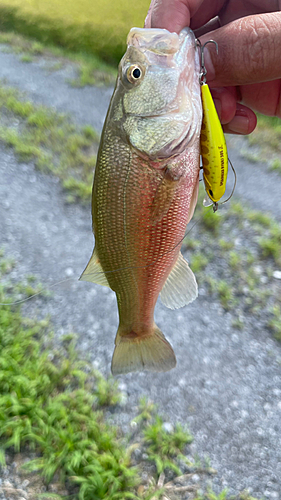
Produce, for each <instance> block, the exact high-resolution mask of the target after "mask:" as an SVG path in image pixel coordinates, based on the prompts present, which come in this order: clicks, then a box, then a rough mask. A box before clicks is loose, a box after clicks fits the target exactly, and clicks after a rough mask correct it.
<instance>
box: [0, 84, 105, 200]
mask: <svg viewBox="0 0 281 500" xmlns="http://www.w3.org/2000/svg"><path fill="white" fill-rule="evenodd" d="M0 109H1V111H2V113H1V118H0V140H1V141H3V142H4V143H5V144H7V145H8V146H10V147H12V148H13V149H14V151H15V153H16V154H17V155H18V157H19V159H20V160H21V161H30V160H32V161H34V163H35V165H36V167H37V168H38V169H40V170H41V171H43V172H51V173H53V174H55V175H57V176H58V177H59V178H60V179H61V181H62V185H63V187H64V189H65V190H66V192H67V193H68V194H67V201H68V202H72V201H75V200H80V201H84V202H86V201H88V200H89V199H90V195H91V190H92V180H93V170H94V168H95V163H96V153H97V149H98V142H99V136H98V134H97V133H96V132H95V131H94V129H93V128H92V127H91V126H85V127H81V128H78V127H76V126H75V125H74V124H73V123H72V122H71V121H70V120H69V118H68V117H66V116H65V115H62V114H59V113H56V112H55V111H53V110H50V109H48V108H46V107H44V106H37V105H34V104H33V103H31V102H30V101H27V100H24V99H23V96H22V94H20V93H19V92H17V91H16V90H15V89H12V88H10V87H5V86H2V87H0Z"/></svg>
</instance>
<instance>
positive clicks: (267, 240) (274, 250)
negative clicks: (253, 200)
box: [259, 224, 281, 266]
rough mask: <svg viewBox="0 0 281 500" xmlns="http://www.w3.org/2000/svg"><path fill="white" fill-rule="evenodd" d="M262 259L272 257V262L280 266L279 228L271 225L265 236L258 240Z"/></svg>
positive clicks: (280, 240)
mask: <svg viewBox="0 0 281 500" xmlns="http://www.w3.org/2000/svg"><path fill="white" fill-rule="evenodd" d="M259 245H260V248H261V251H262V256H263V257H272V258H273V260H274V262H275V263H276V264H277V265H278V266H281V227H280V225H279V224H272V225H271V227H270V230H269V233H268V235H267V236H264V237H262V238H260V239H259Z"/></svg>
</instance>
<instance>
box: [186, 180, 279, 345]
mask: <svg viewBox="0 0 281 500" xmlns="http://www.w3.org/2000/svg"><path fill="white" fill-rule="evenodd" d="M203 197H204V190H203V187H202V186H201V189H200V196H199V201H198V204H197V208H196V212H195V221H196V220H197V221H198V223H197V224H196V225H195V226H194V228H193V229H192V231H191V233H190V234H188V235H187V237H186V239H185V240H184V244H183V248H185V249H186V250H187V252H188V253H187V256H188V257H189V258H190V267H191V269H192V270H193V272H194V273H195V275H196V278H197V281H198V284H199V288H201V293H202V294H204V295H205V296H206V297H211V298H212V300H214V299H218V300H219V301H220V303H221V306H222V308H223V309H224V310H225V311H231V313H232V316H233V327H235V328H236V329H237V330H243V328H244V327H246V326H247V323H248V322H253V321H254V322H255V324H256V325H259V329H260V331H264V330H268V331H270V332H271V333H272V334H273V335H274V337H275V339H276V340H279V341H281V319H280V318H281V314H280V312H281V280H280V268H281V225H280V224H278V223H277V222H275V221H274V220H273V218H272V217H271V216H270V215H266V214H264V213H263V212H259V211H253V210H251V209H250V208H249V207H248V206H247V205H246V204H242V203H240V202H234V201H233V199H232V200H231V201H230V203H229V204H228V205H227V207H225V206H224V207H220V209H219V211H218V212H216V213H215V214H214V213H213V211H212V209H209V210H208V209H207V210H206V209H204V208H203V207H202V199H203ZM191 225H192V224H191Z"/></svg>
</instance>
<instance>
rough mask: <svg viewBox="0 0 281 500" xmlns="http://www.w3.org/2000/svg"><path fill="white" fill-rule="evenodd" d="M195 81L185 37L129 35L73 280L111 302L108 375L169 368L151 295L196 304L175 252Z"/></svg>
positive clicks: (194, 191)
mask: <svg viewBox="0 0 281 500" xmlns="http://www.w3.org/2000/svg"><path fill="white" fill-rule="evenodd" d="M159 41H160V42H161V43H160V44H159ZM155 46H157V51H158V52H159V51H160V52H161V54H160V53H157V57H156V56H155V50H156V49H155ZM136 67H137V68H138V71H137V72H136V73H135V74H136V75H137V78H135V77H134V70H135V68H136ZM163 75H165V77H163ZM198 76H199V61H198V55H197V54H196V46H195V38H194V35H193V33H192V31H191V30H190V29H185V30H183V31H182V32H181V33H180V35H176V34H175V33H169V32H168V31H166V30H146V29H140V28H133V29H132V30H131V32H130V33H129V36H128V50H127V52H126V54H125V56H124V57H123V59H122V60H121V62H120V65H119V75H118V78H117V84H116V88H115V91H114V94H113V97H112V100H111V103H110V107H109V111H108V114H107V118H106V121H105V125H104V129H103V134H102V138H101V143H100V149H99V154H98V158H97V165H96V170H95V177H94V185H93V197H92V216H93V232H94V235H95V249H94V251H93V255H92V257H91V259H90V261H89V263H88V265H87V267H86V269H85V271H84V273H83V274H82V276H81V279H84V280H88V281H93V282H96V283H99V284H102V285H106V286H109V287H110V288H111V289H112V290H114V291H115V293H116V297H117V303H118V312H119V328H118V331H117V335H116V339H115V351H114V355H113V359H112V372H113V374H120V373H127V372H129V371H136V370H152V371H167V370H169V369H171V368H173V367H174V366H175V365H176V358H175V354H174V352H173V349H172V347H171V345H170V344H169V342H168V341H167V340H166V339H165V337H164V335H163V333H162V332H161V330H160V329H159V328H158V327H157V325H156V324H155V323H154V308H155V304H156V301H157V298H158V296H159V293H160V292H161V299H162V301H163V302H164V304H166V305H167V306H168V307H170V308H176V307H181V306H183V305H185V304H187V303H189V302H191V301H192V300H194V299H195V298H196V296H197V285H196V280H195V278H194V275H193V273H192V271H191V270H190V268H189V266H188V264H187V262H186V261H185V260H184V259H183V257H182V255H181V253H180V246H181V241H182V239H183V237H184V234H185V229H186V225H187V223H188V222H189V220H190V218H191V217H192V215H193V211H194V208H195V204H196V201H197V195H198V183H199V138H200V128H201V120H202V109H201V100H200V88H199V79H198ZM138 78H139V79H140V80H139V81H137V80H138ZM171 82H173V85H175V86H176V88H174V87H171ZM171 88H172V89H173V91H172V92H171ZM150 90H151V93H152V94H151V95H153V99H151V95H150V96H149V94H150ZM146 96H149V99H148V98H146ZM148 103H149V105H148ZM164 105H165V107H166V109H165V108H164V109H163V106H164ZM157 106H158V107H159V109H158V108H157ZM134 110H135V112H134ZM165 110H166V112H165Z"/></svg>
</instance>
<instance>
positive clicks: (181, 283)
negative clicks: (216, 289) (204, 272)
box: [160, 253, 198, 309]
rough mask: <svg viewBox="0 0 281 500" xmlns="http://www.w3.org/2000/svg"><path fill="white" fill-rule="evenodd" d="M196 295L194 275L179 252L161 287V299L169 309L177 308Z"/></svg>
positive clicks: (187, 302) (193, 298)
mask: <svg viewBox="0 0 281 500" xmlns="http://www.w3.org/2000/svg"><path fill="white" fill-rule="evenodd" d="M197 296H198V288H197V283H196V279H195V276H194V274H193V272H192V271H191V269H190V267H189V265H188V263H187V262H186V260H185V259H184V258H183V256H182V254H181V253H179V256H178V259H177V262H176V263H175V265H174V267H173V269H172V271H171V272H170V274H169V276H168V278H167V279H166V281H165V284H164V286H163V288H162V291H161V294H160V297H161V300H162V302H163V304H165V306H167V307H169V308H170V309H178V308H179V307H183V306H185V305H186V304H189V302H192V301H193V300H195V299H196V297H197Z"/></svg>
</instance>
